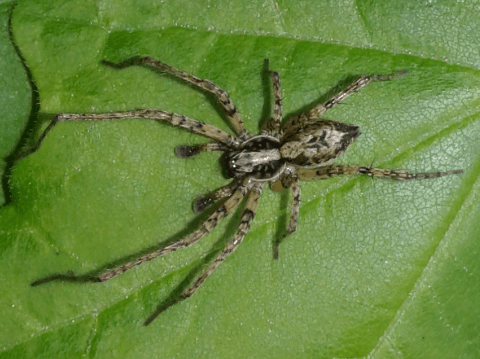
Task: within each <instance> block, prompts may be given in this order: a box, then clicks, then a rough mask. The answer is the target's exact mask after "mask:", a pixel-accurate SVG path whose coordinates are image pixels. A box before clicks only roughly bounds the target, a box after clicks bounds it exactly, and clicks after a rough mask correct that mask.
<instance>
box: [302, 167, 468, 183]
mask: <svg viewBox="0 0 480 359" xmlns="http://www.w3.org/2000/svg"><path fill="white" fill-rule="evenodd" d="M461 173H463V170H453V171H447V172H422V173H412V172H407V171H405V170H391V169H381V168H372V167H365V166H346V165H338V166H324V167H318V168H299V169H297V176H298V178H299V179H324V178H330V177H337V176H344V175H367V176H371V177H379V178H391V179H394V180H404V181H410V180H422V179H430V178H438V177H443V176H448V175H453V174H461Z"/></svg>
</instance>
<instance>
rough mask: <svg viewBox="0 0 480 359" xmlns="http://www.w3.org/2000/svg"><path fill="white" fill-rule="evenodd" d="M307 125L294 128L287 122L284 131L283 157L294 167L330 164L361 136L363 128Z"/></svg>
mask: <svg viewBox="0 0 480 359" xmlns="http://www.w3.org/2000/svg"><path fill="white" fill-rule="evenodd" d="M305 122H306V123H305ZM305 122H304V123H302V124H299V125H290V126H289V123H288V122H287V124H286V126H285V128H284V131H285V132H284V135H283V137H282V142H281V147H280V154H281V156H282V158H284V159H285V160H286V161H287V162H288V163H291V164H293V165H297V166H313V165H324V164H328V163H330V162H331V161H333V160H335V158H337V157H338V156H340V155H341V154H342V153H344V152H345V151H346V150H347V148H348V147H349V146H350V145H351V144H352V142H353V141H354V140H355V139H356V138H357V137H358V136H360V128H359V127H358V126H355V125H350V124H346V123H342V122H337V121H332V120H316V119H315V120H309V121H308V120H307V121H305ZM292 124H293V122H292Z"/></svg>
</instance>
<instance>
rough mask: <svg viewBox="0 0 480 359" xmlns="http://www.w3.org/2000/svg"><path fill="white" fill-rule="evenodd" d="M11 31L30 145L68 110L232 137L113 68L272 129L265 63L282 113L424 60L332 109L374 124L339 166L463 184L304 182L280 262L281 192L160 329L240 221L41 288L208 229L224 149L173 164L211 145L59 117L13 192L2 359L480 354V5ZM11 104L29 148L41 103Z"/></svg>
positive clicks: (0, 329) (114, 8)
mask: <svg viewBox="0 0 480 359" xmlns="http://www.w3.org/2000/svg"><path fill="white" fill-rule="evenodd" d="M5 4H6V5H5V8H6V9H7V8H8V7H9V6H10V5H11V4H9V3H5ZM11 22H12V24H11V28H10V30H11V33H12V34H13V36H12V37H9V36H8V33H9V32H8V31H9V28H8V12H7V11H5V16H4V17H3V24H4V25H5V26H4V29H5V31H4V32H3V35H2V36H3V37H2V39H3V40H4V43H8V41H11V40H12V39H13V40H14V43H15V46H17V48H18V50H19V53H20V54H21V56H22V57H23V59H24V61H25V64H26V65H27V66H28V69H29V70H30V71H31V79H32V80H33V81H34V82H31V83H30V85H31V86H33V88H34V89H35V88H36V89H38V101H39V103H40V109H39V110H38V111H37V112H36V114H35V116H34V117H35V118H36V120H37V121H36V122H35V123H34V124H31V126H30V127H28V130H29V131H30V133H29V136H30V138H35V136H37V137H38V136H39V134H40V133H41V131H42V130H43V129H44V128H45V127H46V126H47V124H48V121H49V120H51V119H52V118H53V116H54V114H56V113H67V112H69V113H82V112H109V111H126V110H131V109H142V108H157V109H162V110H166V111H172V112H176V113H180V114H184V115H186V116H189V117H192V118H195V119H198V120H201V121H205V122H208V123H210V124H213V125H215V126H218V127H220V128H222V129H224V130H227V131H229V130H230V129H229V126H228V124H227V123H226V121H225V119H224V117H223V116H222V114H221V111H219V106H218V105H217V104H216V103H215V100H214V99H213V98H212V97H210V96H207V95H205V94H204V93H202V92H200V91H198V90H195V89H193V88H191V87H190V86H188V85H185V84H183V83H182V82H180V81H177V80H175V79H173V78H172V77H170V76H165V75H162V74H158V73H155V72H154V71H150V70H147V69H144V68H138V67H136V68H129V69H125V70H122V71H119V70H115V69H112V68H108V67H105V66H103V65H101V61H102V60H104V59H106V60H109V61H113V62H116V61H121V60H124V59H126V58H129V57H132V56H139V55H149V56H152V57H155V58H157V59H159V60H161V61H163V62H165V63H167V64H170V65H172V66H175V67H177V68H180V69H183V70H185V71H187V72H189V73H192V74H195V75H196V76H199V77H203V78H208V79H210V80H212V81H214V82H215V83H216V84H218V85H219V86H221V87H222V88H223V89H225V90H226V91H227V92H228V93H229V94H230V96H231V97H232V99H233V100H234V102H235V104H236V106H237V108H238V109H239V111H240V113H241V114H242V116H243V118H244V121H245V125H246V127H247V128H248V129H249V130H250V131H252V132H257V131H258V129H259V124H260V123H262V122H264V121H266V120H268V118H269V117H270V116H271V113H272V111H271V108H272V98H271V89H270V86H271V84H270V80H269V78H268V74H267V75H266V74H265V72H264V71H262V69H263V67H264V61H265V59H267V58H268V59H269V61H270V67H271V69H273V70H276V71H278V72H279V73H280V76H281V81H282V88H283V97H284V101H283V103H284V113H285V114H286V117H287V118H288V116H292V115H293V114H296V113H299V111H301V110H306V109H308V108H310V107H311V106H312V105H314V104H316V103H320V102H321V101H324V100H326V99H327V98H328V96H329V95H331V94H332V91H333V90H334V89H335V88H337V87H339V86H341V85H342V84H345V83H346V81H347V80H348V79H352V78H355V76H358V75H362V74H391V73H394V72H397V71H401V70H405V69H406V70H409V73H408V74H407V75H406V76H404V77H402V78H398V79H395V80H393V81H389V82H382V83H374V84H371V85H369V86H367V87H366V88H365V89H363V90H362V91H360V92H359V93H357V94H355V95H353V96H351V97H350V98H348V99H347V100H346V101H345V104H344V105H341V106H337V108H335V109H333V110H331V111H329V112H328V113H327V116H326V117H327V118H331V119H335V120H338V121H343V122H347V123H354V124H356V125H359V126H360V128H361V131H362V135H361V136H360V137H359V138H358V139H357V141H356V142H355V143H354V144H353V145H352V146H351V148H350V149H349V150H348V152H347V153H346V154H345V155H344V156H343V157H342V158H340V159H339V160H338V162H337V163H344V164H350V165H370V164H372V163H373V164H374V165H375V166H377V167H381V168H401V169H407V170H410V171H422V172H423V171H437V170H440V171H443V170H450V169H464V171H465V172H464V174H463V175H456V176H449V177H444V178H440V179H436V180H429V181H416V182H394V181H389V180H380V179H378V180H375V181H372V180H371V179H369V178H361V177H350V178H336V179H332V180H328V181H317V182H304V183H302V206H301V210H300V223H299V229H298V231H297V232H296V233H294V234H293V235H291V236H290V237H288V238H287V239H286V240H285V241H284V242H283V243H282V244H281V247H280V258H279V260H274V259H273V253H272V249H273V243H274V241H275V239H276V238H278V237H280V236H281V235H282V234H283V231H284V230H285V228H286V225H287V221H288V216H289V209H290V202H291V195H289V194H288V193H276V192H272V191H271V190H270V189H269V188H265V189H264V193H263V194H262V197H261V202H260V205H259V209H258V212H257V216H256V218H255V221H254V222H253V225H252V228H251V231H250V233H249V234H248V236H247V237H246V239H245V241H244V243H243V244H242V245H241V246H240V248H239V249H238V250H237V251H236V252H235V253H234V254H232V255H231V256H230V257H229V258H228V259H227V260H226V261H225V263H224V264H222V266H220V268H219V269H218V270H217V271H216V272H215V273H214V274H213V275H212V276H211V277H210V278H209V279H208V280H207V281H206V283H205V284H204V286H203V287H202V288H201V289H199V290H198V291H197V293H196V294H195V295H194V296H193V297H192V298H191V299H189V300H188V301H185V302H182V303H180V304H177V305H175V306H173V307H171V308H170V309H168V310H167V311H165V312H163V313H162V314H161V315H160V316H159V317H158V318H157V319H156V320H155V321H154V322H153V323H152V324H151V325H150V326H147V327H145V326H143V321H144V320H145V319H146V318H147V317H148V316H149V315H150V314H151V313H152V312H153V311H154V310H155V308H156V307H157V306H158V305H160V304H161V303H162V302H164V301H165V300H168V299H171V298H173V297H175V295H178V293H180V291H181V290H182V289H184V288H185V287H186V286H187V285H188V283H189V282H190V281H191V280H192V279H193V278H195V276H197V275H198V274H199V273H200V272H201V270H202V269H203V268H205V264H206V263H207V261H208V260H211V259H212V257H213V256H214V255H215V254H216V253H217V252H218V251H219V250H220V249H221V248H222V245H223V244H224V243H225V242H226V241H227V240H228V239H229V238H230V237H231V236H233V234H234V233H235V230H236V227H237V226H238V222H239V214H240V213H239V212H237V213H236V214H234V215H232V216H231V217H230V218H228V219H227V220H225V221H224V222H222V224H220V225H219V226H218V228H217V229H216V230H215V231H214V232H212V233H211V234H210V235H209V236H207V237H205V239H204V240H202V241H201V243H199V244H197V245H195V246H193V247H191V248H189V249H186V250H182V251H179V252H176V253H174V254H171V255H168V256H165V257H163V258H160V259H157V260H155V261H153V262H151V263H148V264H144V265H143V266H141V267H139V268H137V269H135V270H132V271H130V272H128V273H126V274H124V275H122V276H120V277H118V278H115V279H113V280H111V281H109V282H107V283H105V284H92V283H62V282H51V283H48V284H45V285H43V286H39V287H35V288H32V287H30V283H31V282H32V281H34V280H36V279H39V278H42V277H44V276H47V275H50V274H53V273H59V272H61V273H66V272H68V271H69V270H72V271H73V272H75V273H77V274H83V273H88V272H90V271H94V270H98V269H100V268H102V267H105V266H108V265H112V264H113V263H117V261H121V260H122V259H125V258H127V257H128V256H130V255H132V254H135V253H142V252H143V251H145V250H146V249H148V248H152V247H154V246H158V245H159V244H162V243H166V242H168V241H171V240H174V239H178V238H180V237H182V235H185V234H187V233H189V232H190V231H192V230H194V229H195V228H197V227H198V226H199V224H200V223H201V221H202V220H204V219H205V218H206V214H201V215H196V214H194V213H193V211H192V202H193V200H194V199H195V198H196V197H197V196H198V195H199V194H202V193H206V192H208V191H211V190H214V189H216V188H219V187H221V186H223V185H225V184H226V183H228V180H226V179H225V178H223V177H222V174H221V172H222V171H221V167H220V164H219V161H218V158H219V156H218V154H215V153H212V154H202V155H200V156H198V157H195V158H192V159H188V160H182V159H178V158H176V157H175V155H174V148H175V147H176V146H179V145H185V144H196V143H203V142H206V140H205V139H204V138H202V137H200V136H197V135H194V134H190V133H188V132H185V131H182V130H179V129H176V128H173V127H171V126H169V125H167V124H162V123H155V122H153V121H145V120H125V121H107V122H104V123H91V122H90V123H89V122H82V123H61V124H59V125H58V126H56V127H55V129H54V130H53V131H52V132H51V133H50V134H49V135H48V136H47V138H46V140H45V141H44V143H43V145H42V147H41V149H40V150H39V151H38V152H36V153H34V154H33V155H31V156H29V157H28V158H25V159H22V160H20V161H19V162H17V163H16V164H15V165H14V166H13V167H12V168H11V170H10V174H9V176H8V178H7V179H5V180H4V190H6V191H7V192H8V193H9V195H8V196H7V199H8V198H10V200H9V201H7V203H6V205H5V206H4V207H2V208H1V212H0V253H1V256H0V261H1V263H0V268H1V269H0V273H1V274H0V286H1V288H2V295H1V296H0V314H1V318H2V325H1V326H0V343H1V344H2V346H1V347H0V350H2V351H1V352H0V358H14V357H22V358H39V357H48V358H57V357H58V358H59V357H69V358H75V357H83V356H84V357H90V358H106V357H109V358H152V357H159V358H167V357H179V358H207V357H208V358H247V357H256V358H269V357H271V358H366V357H368V358H382V359H383V358H423V357H435V358H458V357H465V358H468V357H476V356H478V354H479V351H480V343H479V339H478V332H479V327H478V326H479V325H478V323H479V319H480V309H479V308H478V297H479V295H480V284H479V283H480V282H479V280H478V277H479V275H480V269H479V266H478V255H479V247H480V246H479V238H480V227H479V226H478V218H480V205H479V203H480V198H479V196H480V191H479V185H480V184H479V180H478V175H479V172H480V162H479V155H478V154H479V153H480V121H479V113H478V108H479V104H480V95H479V94H480V81H479V80H480V74H479V71H478V67H479V65H480V55H479V53H478V51H477V50H474V49H478V48H480V46H479V45H480V44H479V40H478V37H475V36H472V34H473V33H478V32H479V31H478V30H479V29H478V28H479V26H480V25H479V24H480V12H479V11H478V9H476V7H475V6H474V5H469V4H468V3H462V2H456V3H452V2H447V1H444V2H442V1H437V2H424V3H419V2H417V1H396V2H370V1H360V2H355V3H352V2H346V1H345V2H344V1H340V2H338V1H336V2H327V1H278V2H256V1H205V2H184V1H163V2H161V1H158V2H157V1H133V0H131V1H120V0H110V1H49V2H45V1H28V2H27V1H25V2H19V3H18V4H17V5H16V7H15V9H14V11H13V15H12V20H11ZM12 51H13V50H12ZM12 51H10V54H11V55H10V56H14V55H15V52H14V51H13V52H12ZM14 58H15V57H14ZM12 61H16V63H18V64H19V66H21V62H20V61H19V60H12ZM11 63H12V62H10V64H11ZM0 65H1V66H2V69H1V71H2V73H3V74H4V75H3V76H2V81H4V80H3V79H8V80H9V81H13V82H12V83H14V84H16V86H19V87H22V86H23V88H25V86H26V85H28V84H29V82H28V74H27V73H26V72H25V70H23V71H20V72H18V71H17V72H14V71H10V70H8V68H7V66H8V64H6V63H5V62H4V63H1V62H0ZM17 68H20V69H22V67H18V66H17ZM6 71H8V72H6ZM347 82H348V81H347ZM11 106H12V107H8V106H4V105H2V107H1V108H0V112H1V114H2V122H0V123H1V126H2V130H1V133H2V136H3V135H4V134H5V133H7V132H5V130H4V128H6V127H5V126H10V125H7V124H9V123H11V122H5V123H7V124H4V121H5V119H6V118H8V116H10V115H11V114H12V113H15V114H16V115H15V116H14V119H12V120H11V121H13V122H15V121H18V122H19V123H22V125H17V130H16V132H15V131H11V132H9V133H10V134H9V136H7V137H8V140H9V141H10V142H9V143H10V151H14V150H13V148H14V147H15V141H18V139H19V138H20V136H22V135H23V134H22V133H21V132H20V128H21V127H22V126H23V123H24V122H22V121H25V120H26V119H27V118H28V116H29V113H30V111H31V110H32V104H31V101H30V99H29V97H28V93H27V95H24V99H23V101H18V102H17V103H12V104H11ZM13 107H14V108H13ZM12 126H13V125H12ZM5 141H6V140H5ZM3 143H4V142H2V145H3ZM5 143H6V142H5ZM10 154H11V153H10Z"/></svg>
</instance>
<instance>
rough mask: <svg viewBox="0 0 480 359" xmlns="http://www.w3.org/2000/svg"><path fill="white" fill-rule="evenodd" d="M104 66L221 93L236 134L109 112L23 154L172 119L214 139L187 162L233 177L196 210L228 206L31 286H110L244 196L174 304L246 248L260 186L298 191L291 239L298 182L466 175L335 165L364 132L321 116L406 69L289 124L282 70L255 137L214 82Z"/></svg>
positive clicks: (191, 239)
mask: <svg viewBox="0 0 480 359" xmlns="http://www.w3.org/2000/svg"><path fill="white" fill-rule="evenodd" d="M104 64H107V65H109V66H111V67H114V68H117V69H124V68H127V67H129V66H132V65H140V66H146V67H149V68H152V69H154V70H160V71H161V72H165V73H168V74H171V75H173V76H176V77H178V78H180V79H182V80H184V81H186V82H188V83H190V84H192V85H193V86H196V87H198V88H200V89H203V90H205V91H207V92H209V93H211V94H213V95H215V96H216V97H217V99H218V101H219V103H220V104H221V105H222V107H223V110H224V112H225V115H226V117H227V119H228V121H229V122H230V124H231V126H232V128H233V130H234V131H235V133H236V136H231V135H229V134H228V133H226V132H225V131H223V130H221V129H219V128H217V127H215V126H212V125H209V124H206V123H203V122H200V121H197V120H194V119H191V118H188V117H185V116H182V115H178V114H175V113H170V112H166V111H161V110H137V111H127V112H114V113H103V114H58V115H57V116H56V117H55V119H54V120H53V121H52V123H51V124H50V125H49V126H48V127H47V128H46V130H45V131H44V132H43V133H42V134H41V136H40V138H39V140H38V141H37V143H36V145H35V146H34V147H33V148H32V149H31V150H30V151H28V152H26V153H25V154H24V155H23V156H25V155H28V154H30V153H32V152H34V151H36V150H38V149H39V148H40V146H41V143H42V141H43V140H44V139H45V137H46V136H47V134H48V132H49V131H51V130H52V129H53V128H54V126H55V124H57V123H58V122H62V121H84V120H87V121H88V120H90V121H106V120H114V119H128V118H136V119H150V120H158V121H166V122H168V123H170V124H171V125H173V126H176V127H180V128H183V129H186V130H188V131H191V132H194V133H197V134H200V135H203V136H205V137H207V138H209V139H211V140H212V142H209V143H206V144H203V145H197V146H181V147H178V148H177V149H176V151H175V153H176V155H177V156H178V157H180V158H188V157H192V156H195V155H197V154H199V153H200V152H212V151H221V152H223V153H222V155H221V159H222V163H223V167H224V170H225V173H226V175H227V176H228V177H230V178H232V181H231V182H230V183H229V184H228V185H226V186H225V187H223V188H220V189H218V190H217V191H215V192H213V193H210V194H207V195H205V196H201V197H199V198H197V200H196V201H195V202H194V211H195V212H201V211H203V210H205V209H206V208H207V207H209V205H211V204H212V203H214V202H216V201H220V200H222V201H224V202H223V204H221V205H220V206H219V207H218V208H217V209H216V210H215V211H214V212H213V213H212V214H211V215H210V216H209V217H208V219H207V220H206V221H205V222H204V223H203V224H202V225H201V227H200V229H198V230H196V231H194V232H192V233H190V234H189V235H187V236H185V237H183V238H181V239H179V240H176V241H174V242H172V243H170V244H169V245H167V246H166V247H164V248H162V249H157V250H155V251H152V252H150V253H147V254H144V255H142V256H140V257H138V258H137V259H135V260H133V261H129V262H127V263H124V264H122V265H119V266H117V267H115V268H112V269H108V270H106V271H105V272H103V273H100V274H99V275H96V276H73V275H70V274H69V275H61V274H57V275H53V276H50V277H47V278H44V279H40V280H37V281H35V282H34V283H32V285H39V284H42V283H45V282H48V281H51V280H55V279H63V280H73V281H74V280H80V281H95V282H105V281H108V280H110V279H112V278H114V277H116V276H118V275H120V274H122V273H125V272H126V271H128V270H130V269H132V268H135V267H137V266H139V265H141V264H143V263H146V262H149V261H151V260H153V259H155V258H157V257H159V256H162V255H165V254H168V253H172V252H175V251H177V250H178V249H182V248H186V247H189V246H191V245H193V244H195V243H197V242H198V241H199V240H200V239H202V238H203V237H204V236H206V235H207V234H208V233H210V232H211V231H212V230H213V229H214V228H215V227H216V225H217V224H218V223H219V222H220V221H221V220H222V219H223V218H225V217H226V216H227V215H228V214H229V213H231V212H232V211H234V210H235V209H236V208H237V207H238V206H239V204H240V202H241V201H242V200H243V199H244V198H246V202H245V207H244V210H243V214H242V216H241V222H240V224H239V226H238V229H237V233H236V234H235V235H234V237H233V238H232V239H231V240H230V241H229V242H227V244H226V245H225V247H224V249H223V251H222V252H221V253H220V254H218V256H217V257H216V258H215V259H214V261H213V262H212V263H211V264H210V265H209V266H208V267H207V269H206V270H205V271H204V272H203V273H202V274H201V275H200V276H199V277H198V278H197V279H196V280H195V281H194V282H193V283H192V284H191V285H190V286H189V287H188V288H187V289H186V290H185V291H184V292H183V294H182V295H180V296H179V297H178V299H177V300H176V301H175V302H174V303H172V304H175V303H177V302H180V301H182V300H184V299H187V298H189V297H191V296H192V295H193V294H194V293H195V291H196V290H197V289H198V288H199V287H200V286H201V285H202V284H203V282H204V281H205V280H206V279H207V278H208V277H209V276H210V275H211V274H212V273H213V271H215V269H216V268H218V266H219V265H220V264H221V263H222V262H223V261H224V260H225V259H226V258H227V256H228V255H230V254H231V253H233V252H234V251H235V250H236V249H237V248H238V246H239V245H240V244H241V243H242V241H243V239H244V237H245V235H246V234H247V233H248V230H249V228H250V224H251V222H252V220H253V218H254V216H255V211H256V209H257V206H258V202H259V198H260V194H261V191H262V188H263V187H264V186H265V184H267V183H268V184H271V185H272V187H273V188H278V187H283V188H289V189H291V190H292V194H293V201H292V211H291V215H290V221H289V225H288V227H287V230H286V233H285V236H287V235H288V234H290V233H293V232H295V231H296V230H297V227H298V216H299V209H300V180H304V179H306V180H314V179H326V178H330V177H334V176H343V175H368V176H371V177H381V178H391V179H395V180H419V179H429V178H438V177H442V176H446V175H451V174H459V173H462V172H463V171H461V170H454V171H447V172H432V173H409V172H406V171H403V170H391V169H378V168H372V167H365V166H346V165H333V162H334V161H335V159H336V158H338V157H339V156H340V155H342V154H343V153H344V152H345V151H346V150H347V149H348V147H349V146H350V145H351V144H352V143H353V141H354V140H355V139H356V138H357V137H358V136H359V135H360V129H359V127H358V126H356V125H352V124H345V123H341V122H337V121H333V120H328V119H320V118H319V117H320V116H322V115H323V114H324V113H325V112H327V111H328V110H329V109H331V108H332V107H333V106H335V105H337V104H339V103H340V102H341V101H343V100H345V99H346V98H347V97H348V96H350V95H352V94H353V93H355V92H356V91H358V90H360V89H362V88H363V87H365V86H366V85H367V84H369V83H371V82H373V81H387V80H391V79H393V78H396V77H399V76H402V75H404V74H405V73H406V71H403V72H399V73H396V74H393V75H387V76H362V77H359V78H358V79H357V80H355V81H354V82H353V83H352V84H351V85H350V86H348V87H347V88H346V89H345V90H343V91H341V92H339V93H338V94H336V95H334V96H333V97H332V98H331V99H329V100H328V101H327V102H325V103H323V104H320V105H317V106H315V107H313V108H312V109H311V110H309V111H307V112H304V113H301V114H299V115H297V116H294V117H292V118H290V119H289V120H288V121H287V122H286V123H284V124H283V126H282V112H283V109H282V94H281V86H280V75H279V74H278V73H277V72H272V73H271V75H272V84H273V89H274V93H273V95H274V99H275V102H274V109H273V117H272V119H271V120H270V121H268V122H267V123H266V124H265V126H263V127H262V130H261V132H260V134H258V135H252V134H250V133H249V132H247V131H246V130H245V127H244V125H243V121H242V119H241V117H240V115H239V114H238V111H237V109H236V107H235V105H234V104H233V101H232V100H231V99H230V97H229V96H228V94H227V93H226V92H225V91H224V90H222V89H221V88H219V87H218V86H217V85H215V84H214V83H213V82H211V81H209V80H204V79H200V78H198V77H195V76H193V75H190V74H188V73H186V72H184V71H181V70H178V69H175V68H173V67H170V66H168V65H166V64H164V63H162V62H160V61H158V60H155V59H153V58H151V57H136V58H133V59H130V60H126V61H123V62H121V63H119V64H113V63H110V62H106V61H104ZM279 244H280V240H279V241H277V242H276V243H275V247H274V258H278V247H279ZM158 314H159V312H158V311H157V312H155V313H154V314H153V315H152V316H150V317H149V318H148V319H147V320H146V322H145V324H149V323H150V322H151V321H152V320H153V319H154V318H155V317H156V316H157V315H158Z"/></svg>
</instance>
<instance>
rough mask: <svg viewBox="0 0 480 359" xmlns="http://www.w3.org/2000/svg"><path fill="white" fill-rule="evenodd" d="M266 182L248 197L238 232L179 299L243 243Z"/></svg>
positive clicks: (194, 287)
mask: <svg viewBox="0 0 480 359" xmlns="http://www.w3.org/2000/svg"><path fill="white" fill-rule="evenodd" d="M263 186H264V183H257V184H255V185H254V186H253V187H252V189H251V191H250V194H249V195H248V197H247V202H246V204H245V209H244V211H243V214H242V218H241V222H240V225H239V226H238V230H237V233H236V234H235V236H233V238H232V239H231V240H230V241H229V242H228V243H227V245H226V246H225V248H224V249H223V251H222V252H221V253H220V254H219V255H218V256H217V257H216V258H215V260H214V261H213V262H212V263H211V264H210V265H209V266H208V268H207V269H206V270H205V271H204V272H203V274H202V275H201V276H200V277H198V278H197V280H196V281H195V282H194V283H193V284H192V285H191V286H190V287H189V288H188V289H187V290H186V291H185V292H184V293H183V294H182V296H181V297H180V299H179V301H182V300H184V299H187V298H189V297H191V296H192V295H193V293H195V291H196V290H197V289H198V288H200V286H201V285H202V284H203V282H204V281H205V279H207V278H208V277H209V276H210V274H212V273H213V271H214V270H215V269H217V268H218V266H219V265H220V264H221V263H222V262H223V261H224V260H225V259H226V258H227V257H228V256H229V255H230V254H231V253H233V252H234V251H235V250H236V249H237V248H238V246H239V245H240V244H241V243H242V241H243V239H244V238H245V235H246V234H247V233H248V231H249V229H250V223H251V222H252V220H253V218H254V217H255V211H256V209H257V206H258V201H259V198H260V194H261V192H262V187H263Z"/></svg>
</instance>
